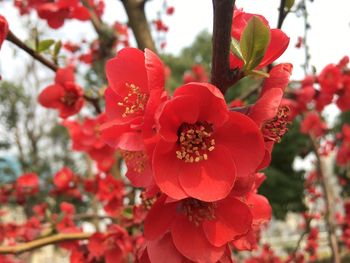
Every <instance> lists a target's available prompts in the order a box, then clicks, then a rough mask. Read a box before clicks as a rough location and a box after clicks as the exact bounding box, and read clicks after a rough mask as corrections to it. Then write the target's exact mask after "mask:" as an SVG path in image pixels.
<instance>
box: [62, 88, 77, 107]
mask: <svg viewBox="0 0 350 263" xmlns="http://www.w3.org/2000/svg"><path fill="white" fill-rule="evenodd" d="M77 99H78V95H77V94H76V93H75V92H73V91H68V92H66V93H65V94H64V96H63V97H62V98H61V101H62V103H63V104H65V105H66V106H69V107H71V106H73V105H74V104H75V102H76V101H77Z"/></svg>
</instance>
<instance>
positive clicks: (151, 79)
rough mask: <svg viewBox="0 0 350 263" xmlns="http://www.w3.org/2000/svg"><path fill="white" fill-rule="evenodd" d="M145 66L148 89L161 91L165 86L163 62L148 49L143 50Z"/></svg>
mask: <svg viewBox="0 0 350 263" xmlns="http://www.w3.org/2000/svg"><path fill="white" fill-rule="evenodd" d="M145 64H146V71H147V77H148V87H149V89H150V90H153V89H163V88H164V84H165V79H164V76H165V73H164V65H163V62H162V61H161V60H160V59H159V57H158V56H157V55H156V54H155V53H153V52H152V51H151V50H149V49H148V48H146V49H145Z"/></svg>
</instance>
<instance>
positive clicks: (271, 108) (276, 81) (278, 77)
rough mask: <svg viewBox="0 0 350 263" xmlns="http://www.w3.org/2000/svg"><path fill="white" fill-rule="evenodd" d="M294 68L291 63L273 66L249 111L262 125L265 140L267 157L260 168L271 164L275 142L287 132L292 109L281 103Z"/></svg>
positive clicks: (250, 115) (258, 123) (259, 124)
mask: <svg viewBox="0 0 350 263" xmlns="http://www.w3.org/2000/svg"><path fill="white" fill-rule="evenodd" d="M292 69H293V66H292V65H291V64H289V63H285V64H279V65H277V66H275V67H274V68H272V70H271V71H270V72H269V75H270V76H269V77H268V78H266V79H265V81H264V83H263V86H262V90H261V93H260V96H259V98H258V100H257V102H256V103H255V104H254V105H253V106H252V107H250V109H249V111H248V116H249V117H250V118H252V119H253V120H254V121H255V122H256V124H257V125H258V126H259V127H260V129H261V132H262V134H263V136H264V140H265V157H264V161H263V163H262V164H261V167H260V168H265V167H267V166H268V165H269V163H270V161H271V152H272V148H273V145H274V143H275V142H280V141H281V138H282V136H283V135H284V134H285V133H286V132H287V124H288V123H289V121H290V119H289V111H290V109H289V107H288V106H286V105H281V103H282V97H283V93H284V90H285V88H286V87H287V86H288V82H289V78H290V75H291V72H292Z"/></svg>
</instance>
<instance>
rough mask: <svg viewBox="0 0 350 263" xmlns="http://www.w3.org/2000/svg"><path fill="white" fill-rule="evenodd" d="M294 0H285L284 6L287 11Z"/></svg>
mask: <svg viewBox="0 0 350 263" xmlns="http://www.w3.org/2000/svg"><path fill="white" fill-rule="evenodd" d="M294 2H295V0H286V2H285V4H284V7H285V8H286V9H287V11H289V10H290V9H291V8H292V7H293V5H294Z"/></svg>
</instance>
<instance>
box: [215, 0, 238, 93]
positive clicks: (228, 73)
mask: <svg viewBox="0 0 350 263" xmlns="http://www.w3.org/2000/svg"><path fill="white" fill-rule="evenodd" d="M234 5H235V0H213V11H214V21H213V47H212V50H213V56H212V68H211V83H212V84H213V85H215V86H216V87H218V88H219V89H220V90H221V92H222V93H223V94H225V92H226V90H227V89H228V88H229V87H230V86H231V85H233V84H234V83H235V82H237V81H238V80H239V79H240V78H241V76H242V75H241V72H240V71H239V70H238V69H230V61H229V56H230V45H231V25H232V17H233V8H234Z"/></svg>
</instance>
